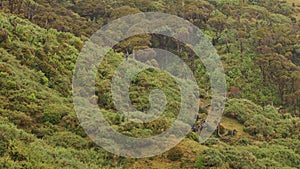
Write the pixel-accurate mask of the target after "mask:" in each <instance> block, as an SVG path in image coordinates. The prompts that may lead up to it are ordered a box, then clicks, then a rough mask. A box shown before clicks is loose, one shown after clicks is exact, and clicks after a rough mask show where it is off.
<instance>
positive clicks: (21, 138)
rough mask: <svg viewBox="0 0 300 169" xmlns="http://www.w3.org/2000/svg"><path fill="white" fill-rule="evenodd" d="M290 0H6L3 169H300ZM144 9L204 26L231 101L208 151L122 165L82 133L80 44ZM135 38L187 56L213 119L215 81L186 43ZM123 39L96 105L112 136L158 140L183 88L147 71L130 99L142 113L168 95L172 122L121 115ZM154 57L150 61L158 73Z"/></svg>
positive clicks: (1, 78)
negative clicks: (152, 98)
mask: <svg viewBox="0 0 300 169" xmlns="http://www.w3.org/2000/svg"><path fill="white" fill-rule="evenodd" d="M287 2H288V3H285V2H280V1H277V0H266V1H250V0H248V1H246V0H245V1H240V0H231V1H223V0H217V1H195V0H181V1H179V0H171V1H170V0H159V1H147V0H130V1H122V0H121V1H102V0H101V1H100V0H99V1H98V0H88V1H82V0H75V1H56V0H54V1H44V0H38V1H31V0H26V1H14V0H3V1H1V2H0V23H1V27H2V29H1V31H0V168H295V169H297V168H299V166H300V141H299V140H300V119H299V116H300V113H299V111H300V67H299V66H300V57H299V56H300V45H299V44H300V36H299V35H300V24H299V23H300V17H299V13H300V11H299V5H300V4H299V3H298V1H296V0H294V1H293V0H288V1H287ZM293 3H295V5H294V6H293ZM140 11H142V12H147V11H159V12H165V13H170V14H176V15H178V16H180V17H183V18H185V19H187V20H189V21H190V22H192V23H193V24H195V25H196V26H198V27H199V28H200V29H201V30H203V31H204V32H205V34H206V35H207V36H208V37H209V38H210V39H211V41H212V43H213V44H214V46H215V47H216V49H217V51H218V53H219V55H220V58H221V60H222V63H223V66H224V69H225V72H226V80H227V83H228V84H227V86H228V87H227V90H228V94H227V95H228V99H227V103H226V107H225V111H224V118H223V119H222V121H221V123H220V125H219V134H218V133H217V132H215V133H214V134H213V135H212V136H211V138H210V139H209V140H208V141H206V142H205V143H203V144H199V143H198V138H197V136H196V134H195V133H193V132H191V133H189V134H188V136H187V137H186V138H185V139H184V140H183V141H182V142H181V143H180V144H179V145H177V146H176V147H175V148H173V149H171V150H169V151H168V152H165V153H164V154H161V155H158V156H155V157H151V158H145V159H126V158H123V157H118V156H115V155H113V154H111V153H108V152H106V151H105V150H103V149H102V148H101V147H99V146H97V145H95V143H93V142H92V141H91V140H90V139H89V137H88V136H87V135H86V134H85V132H84V131H83V129H82V128H81V127H80V125H79V122H78V119H77V117H76V114H75V111H74V109H73V104H72V84H71V81H72V74H73V69H74V66H75V61H76V59H77V57H78V54H79V53H80V50H81V49H82V47H83V45H84V41H85V40H86V39H87V38H88V37H89V36H90V35H91V34H92V33H93V32H94V31H95V30H97V28H99V27H101V26H102V25H103V24H105V23H107V22H109V21H110V20H113V19H116V18H119V17H121V16H125V15H128V14H132V13H137V12H140ZM128 42H131V43H133V44H138V45H140V46H138V47H137V48H147V47H156V46H168V47H169V50H170V51H171V52H173V53H174V54H177V55H179V56H181V57H182V58H183V60H184V61H185V62H186V63H187V65H189V66H190V67H191V69H192V70H193V73H194V75H195V77H196V80H197V83H198V84H199V88H200V91H199V92H200V97H201V98H200V100H199V105H200V110H199V115H200V116H201V118H204V117H206V115H207V113H209V112H210V109H209V108H204V107H205V106H206V105H208V104H209V102H210V86H209V77H208V75H207V73H206V71H205V67H204V66H203V64H202V63H201V61H200V60H199V59H196V58H195V57H193V53H191V52H190V51H189V50H188V48H187V47H186V46H184V45H180V46H179V48H180V50H178V48H177V47H178V46H177V44H176V42H174V41H172V40H170V39H168V38H164V37H159V36H152V35H141V36H137V37H133V38H132V39H129V40H128ZM137 42H138V43H137ZM126 43H127V42H124V43H121V44H119V45H118V46H116V47H115V51H116V52H112V53H110V54H109V55H108V56H107V57H106V58H105V63H106V64H105V65H101V66H100V67H99V69H98V75H97V84H96V91H97V92H96V93H97V96H95V98H96V99H97V102H98V104H99V107H100V108H101V109H103V110H104V111H105V117H106V118H107V119H108V121H109V122H110V124H112V125H113V127H114V128H115V129H116V130H118V131H120V132H122V133H124V134H126V135H130V136H136V137H148V136H151V135H156V134H158V133H160V132H161V131H164V130H166V129H167V128H168V127H169V126H170V125H171V124H172V121H173V120H174V118H175V117H176V114H177V113H178V109H179V106H180V104H179V103H180V97H179V92H178V88H176V87H175V86H176V83H175V82H174V79H173V78H172V77H171V76H170V75H168V74H166V73H164V72H162V71H160V70H158V69H155V68H154V69H148V70H146V71H143V72H142V73H140V74H139V75H138V76H137V77H136V79H135V80H134V81H133V82H132V86H131V87H130V99H131V101H132V102H133V103H134V104H133V105H134V106H135V107H136V108H137V109H138V110H146V109H149V107H150V103H149V100H148V97H147V96H148V95H149V93H150V91H151V89H155V88H162V89H163V91H164V92H165V93H166V95H167V98H168V104H167V108H166V112H165V116H164V117H165V118H160V119H159V120H155V121H153V122H151V123H149V124H145V125H144V126H140V125H136V124H134V123H133V122H129V121H127V120H126V119H125V118H124V117H123V116H122V115H120V114H119V113H117V111H116V109H115V106H114V104H113V102H112V98H111V93H110V87H111V77H112V76H113V73H114V70H115V69H116V66H117V65H118V64H119V63H120V62H122V61H123V60H124V53H125V51H129V52H133V51H134V50H135V49H134V48H132V47H129V46H126ZM142 59H146V60H147V58H142ZM151 59H152V60H149V62H147V63H148V64H152V65H154V66H155V62H156V61H155V59H154V60H153V58H151ZM139 64H141V63H139ZM82 71H84V70H82ZM79 74H80V73H79ZM234 130H236V131H237V133H236V134H233V131H234Z"/></svg>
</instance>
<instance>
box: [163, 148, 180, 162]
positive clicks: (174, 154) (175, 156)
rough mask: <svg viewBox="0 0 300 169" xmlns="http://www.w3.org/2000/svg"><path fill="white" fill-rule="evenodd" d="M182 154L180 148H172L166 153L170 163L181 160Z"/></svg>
mask: <svg viewBox="0 0 300 169" xmlns="http://www.w3.org/2000/svg"><path fill="white" fill-rule="evenodd" d="M182 156H183V152H182V150H181V149H180V148H178V147H174V148H172V149H171V150H169V151H168V154H167V158H168V159H170V160H171V161H178V160H180V159H181V158H182Z"/></svg>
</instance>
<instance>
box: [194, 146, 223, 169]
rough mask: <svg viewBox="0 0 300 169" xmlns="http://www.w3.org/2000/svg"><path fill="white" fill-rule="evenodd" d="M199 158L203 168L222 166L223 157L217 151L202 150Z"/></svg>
mask: <svg viewBox="0 0 300 169" xmlns="http://www.w3.org/2000/svg"><path fill="white" fill-rule="evenodd" d="M199 157H200V158H201V161H202V163H203V166H205V167H220V166H221V165H222V164H223V158H224V155H222V153H221V152H220V151H219V150H215V149H207V150H204V151H203V152H202V153H201V154H200V155H199Z"/></svg>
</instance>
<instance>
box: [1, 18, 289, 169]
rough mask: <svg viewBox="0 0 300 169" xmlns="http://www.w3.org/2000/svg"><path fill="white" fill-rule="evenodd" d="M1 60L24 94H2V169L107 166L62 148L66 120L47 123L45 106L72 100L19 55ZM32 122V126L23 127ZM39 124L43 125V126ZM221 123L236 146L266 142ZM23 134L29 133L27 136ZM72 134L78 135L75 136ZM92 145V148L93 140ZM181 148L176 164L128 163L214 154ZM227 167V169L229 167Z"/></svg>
mask: <svg viewBox="0 0 300 169" xmlns="http://www.w3.org/2000/svg"><path fill="white" fill-rule="evenodd" d="M1 17H2V18H6V19H3V20H7V17H8V16H7V15H4V14H2V15H1ZM20 21H22V22H24V25H30V26H31V27H34V28H31V29H30V30H31V31H36V30H38V31H36V32H37V33H36V34H37V35H43V34H45V30H44V29H40V28H38V27H36V26H35V25H33V24H31V23H30V22H28V21H25V20H20ZM9 31H10V35H11V36H12V37H13V36H20V35H16V34H15V33H14V32H13V31H12V29H11V30H9ZM55 32H56V31H55ZM55 34H56V35H54V36H55V37H59V35H66V34H61V33H57V32H56V33H55ZM67 37H68V38H69V37H70V36H69V35H67ZM71 37H73V36H71ZM68 38H63V39H65V40H67V39H68ZM73 38H75V37H73ZM12 41H14V43H15V44H17V45H19V46H26V45H28V43H26V41H25V42H22V40H14V39H12ZM59 43H60V44H59V45H62V44H63V43H65V42H59ZM66 43H69V42H66ZM36 44H37V45H36V46H34V47H33V48H38V46H39V42H36ZM71 46H72V45H71ZM72 49H73V48H72ZM49 56H51V54H49ZM63 57H66V56H63ZM1 59H2V60H1V65H4V66H5V67H7V68H9V70H11V71H12V72H14V75H9V76H8V75H1V80H3V81H2V84H4V83H6V82H7V81H8V80H10V81H12V82H16V83H17V84H16V85H17V86H19V89H18V90H15V89H14V88H12V89H7V90H2V91H1V92H3V93H1V100H4V101H3V102H2V104H1V105H2V106H1V109H0V113H1V116H2V117H7V118H8V121H9V122H7V120H5V119H1V130H0V131H1V134H2V135H4V136H5V138H6V139H8V141H9V142H10V144H9V145H10V146H11V150H9V151H6V152H5V155H4V156H3V157H2V158H1V159H0V162H1V165H7V166H5V167H2V168H18V167H20V165H24V166H27V165H28V166H30V165H31V166H32V167H50V166H52V165H56V166H57V167H62V166H64V167H70V168H71V167H72V168H75V167H79V168H82V167H89V168H96V167H98V166H99V165H104V163H105V162H104V161H105V160H104V157H103V156H100V157H98V158H99V159H97V160H95V161H93V160H92V159H94V158H95V156H97V155H99V153H100V154H101V153H103V152H97V151H94V150H90V149H85V148H83V147H84V145H83V147H80V148H83V150H77V149H76V148H74V147H73V145H60V144H59V143H60V142H67V140H66V139H65V140H64V138H63V137H65V136H62V140H59V139H57V140H56V139H55V138H54V137H55V135H58V134H59V133H61V132H66V131H68V130H71V131H72V132H74V131H75V129H74V128H67V129H66V128H65V127H64V126H65V125H66V124H65V121H63V120H62V121H61V122H60V123H59V124H55V125H52V124H49V123H44V122H43V107H45V106H47V105H49V104H50V103H57V106H59V105H67V107H71V105H70V100H68V99H65V98H64V97H62V96H61V95H60V93H59V91H57V90H56V89H53V88H50V87H48V86H45V85H44V84H41V75H40V74H38V73H37V71H36V70H35V69H32V68H29V66H28V65H22V64H21V63H20V60H18V59H16V56H14V55H13V53H11V52H7V51H6V50H1ZM7 59H8V60H7ZM2 72H3V71H2ZM50 81H51V80H50ZM9 90H11V91H12V93H5V92H6V91H9ZM21 91H25V93H24V95H22V96H19V95H18V93H20V92H21ZM32 93H34V95H35V96H36V98H37V99H36V100H35V99H29V98H28V97H27V96H30V95H31V94H32ZM24 96H26V97H24ZM20 97H21V99H22V100H25V101H26V102H25V104H22V103H21V102H22V101H18V99H19V98H20ZM23 97H24V98H23ZM12 100H17V101H15V102H12ZM28 100H29V101H28ZM34 100H35V101H34ZM205 103H207V101H205ZM18 106H20V107H18ZM7 107H10V109H11V110H9V111H7V109H8V108H7ZM31 109H33V110H34V111H33V112H31V111H30V110H31ZM22 110H23V112H22ZM68 111H69V110H68ZM32 113H33V114H34V115H33V114H32ZM67 117H70V119H71V120H74V112H72V111H70V112H68V114H67V115H66V116H65V119H67ZM28 119H29V120H28ZM40 120H42V121H40ZM5 121H6V122H5ZM27 121H29V122H28V123H23V122H27ZM38 121H40V122H39V123H38ZM12 123H14V124H15V125H17V126H18V128H19V129H16V126H15V125H13V124H12ZM6 124H7V125H6ZM221 124H222V125H223V126H224V127H225V128H226V129H231V130H232V129H237V130H238V134H237V136H235V137H233V138H229V141H230V142H231V143H235V142H236V141H238V140H239V139H240V138H241V137H246V138H248V139H249V142H250V143H251V144H254V147H256V148H258V147H257V146H256V145H261V144H263V143H264V142H263V141H257V139H256V138H253V137H252V136H250V135H249V134H248V133H246V132H244V129H243V128H244V126H243V125H242V124H241V123H239V122H238V121H237V120H236V119H233V118H229V117H224V118H223V120H222V122H221ZM7 126H9V127H7ZM8 128H9V129H10V130H12V132H7V131H10V130H8ZM33 128H47V129H49V128H50V129H52V130H53V131H51V132H49V133H50V134H46V137H45V138H43V139H37V138H36V135H33V134H28V133H31V132H32V129H33ZM23 130H24V131H26V132H24V131H23ZM19 132H22V133H24V134H21V135H25V136H20V134H15V133H19ZM11 133H14V134H13V136H12V138H9V137H8V136H7V135H11ZM68 134H70V135H72V134H71V133H68ZM66 138H67V137H66ZM73 139H74V138H73ZM26 140H29V141H26ZM50 140H51V141H50ZM75 140H76V139H75ZM82 141H83V140H81V139H79V138H78V143H82ZM78 143H75V144H78ZM82 144H84V143H82ZM86 144H89V143H88V141H87V143H86ZM177 147H178V148H180V149H181V150H182V151H183V153H184V156H183V158H182V160H180V161H175V162H173V161H170V160H169V159H167V158H166V155H167V154H168V153H165V154H163V155H160V156H157V157H154V158H150V159H139V160H134V161H133V162H132V163H129V164H128V167H132V168H145V166H148V167H149V168H182V165H183V166H184V167H190V168H192V167H193V165H194V161H195V159H196V156H197V155H198V154H199V153H200V152H203V150H206V149H209V148H211V147H213V146H212V145H200V144H198V143H197V142H195V141H193V140H191V139H184V140H183V141H182V142H181V143H180V144H179V145H178V146H177ZM219 147H222V144H220V145H219ZM239 148H241V149H242V148H243V147H239ZM284 148H286V149H289V148H287V146H286V147H284ZM249 149H250V148H249ZM45 150H46V151H45ZM249 151H251V150H249ZM31 154H37V155H36V156H32V155H31ZM23 158H25V159H23ZM110 158H111V157H110ZM40 159H44V160H43V161H41V160H40ZM112 163H114V162H112ZM223 167H226V165H225V166H223ZM0 168H1V167H0Z"/></svg>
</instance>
